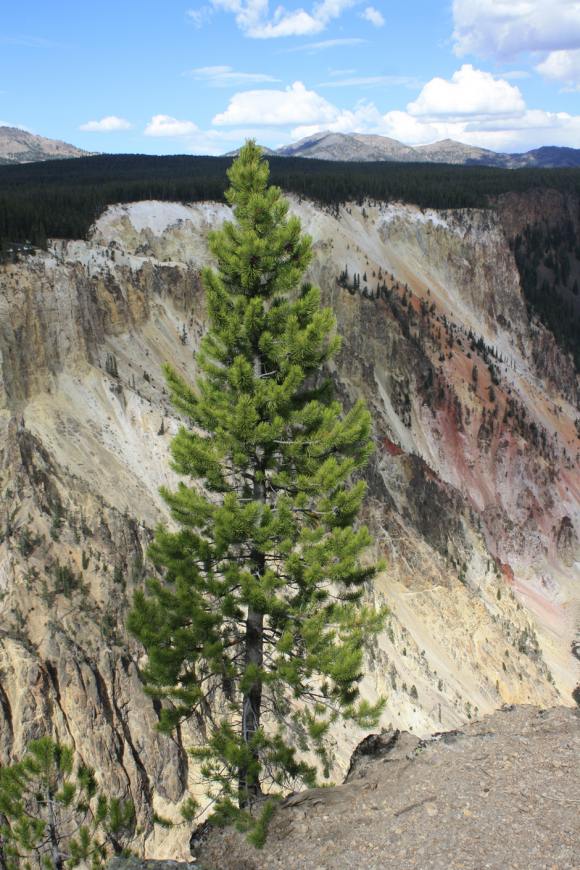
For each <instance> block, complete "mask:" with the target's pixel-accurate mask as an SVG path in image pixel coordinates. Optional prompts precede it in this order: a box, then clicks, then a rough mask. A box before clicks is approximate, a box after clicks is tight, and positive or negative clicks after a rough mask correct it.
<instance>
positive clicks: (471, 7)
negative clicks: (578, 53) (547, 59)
mask: <svg viewBox="0 0 580 870" xmlns="http://www.w3.org/2000/svg"><path fill="white" fill-rule="evenodd" d="M453 19H454V23H455V30H454V33H453V38H454V40H455V53H456V54H457V55H459V57H463V56H464V55H466V54H475V55H478V56H479V57H488V56H490V55H493V57H495V59H496V60H500V61H514V60H516V59H517V57H518V56H519V55H520V54H521V53H522V52H550V51H560V50H570V49H575V48H578V47H580V4H579V3H578V2H577V0H551V2H549V3H547V2H546V0H453Z"/></svg>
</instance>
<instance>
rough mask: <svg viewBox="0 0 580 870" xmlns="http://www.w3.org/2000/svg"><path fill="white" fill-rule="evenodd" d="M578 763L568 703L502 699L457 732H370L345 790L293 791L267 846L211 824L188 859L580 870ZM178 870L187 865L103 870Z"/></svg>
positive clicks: (264, 865) (226, 869) (578, 732)
mask: <svg viewBox="0 0 580 870" xmlns="http://www.w3.org/2000/svg"><path fill="white" fill-rule="evenodd" d="M579 762H580V710H578V709H573V708H569V707H554V708H551V709H548V710H542V709H540V708H538V707H532V706H505V707H503V708H502V709H501V710H498V711H496V712H495V713H493V714H492V715H490V716H487V717H486V718H484V719H481V720H480V721H477V722H473V723H470V724H469V725H467V726H465V727H464V728H462V729H461V730H456V731H447V732H443V733H441V734H435V735H432V736H430V737H427V738H423V739H419V738H418V737H415V736H414V735H413V734H411V733H409V732H402V733H399V732H396V731H395V732H390V733H388V734H384V735H380V736H379V735H371V736H370V737H367V738H366V739H365V740H364V741H363V742H362V743H361V744H360V745H359V747H358V748H357V750H356V752H355V753H354V755H353V760H352V763H351V768H350V770H349V772H348V775H347V777H346V780H345V782H344V784H343V785H340V786H336V787H333V788H317V789H310V790H308V791H304V792H301V793H298V794H295V795H291V796H290V797H289V798H287V799H286V800H285V801H284V802H283V803H282V804H281V805H280V806H279V807H278V809H277V811H276V814H275V816H274V819H273V821H272V824H271V826H270V830H269V835H268V840H267V842H266V845H265V847H264V849H262V850H261V851H257V850H255V849H253V848H252V847H251V846H249V845H248V844H247V843H246V842H245V839H244V836H243V835H242V834H239V833H237V832H236V831H235V830H233V829H227V830H225V831H219V830H215V829H211V830H210V831H209V832H208V833H206V835H205V836H202V837H201V838H199V836H198V838H197V839H196V838H195V837H196V835H195V834H194V836H193V837H192V843H193V844H194V845H193V854H194V856H195V858H194V860H195V865H194V866H196V867H203V868H205V870H207V868H211V870H339V868H340V870H343V868H356V870H430V868H434V870H439V868H441V870H450V868H464V870H476V868H477V870H500V868H501V870H506V868H516V870H519V868H522V870H523V868H526V870H540V868H549V870H551V868H558V870H560V868H562V870H565V868H578V867H580V826H579V824H578V810H579V805H580V782H579V779H578V769H579ZM194 841H195V842H194ZM195 843H197V845H195ZM129 865H130V866H129ZM176 866H184V865H177V863H176V862H167V861H164V862H152V861H137V862H134V861H133V862H123V861H115V862H113V863H112V864H110V865H109V867H110V870H121V868H126V870H170V868H173V867H176Z"/></svg>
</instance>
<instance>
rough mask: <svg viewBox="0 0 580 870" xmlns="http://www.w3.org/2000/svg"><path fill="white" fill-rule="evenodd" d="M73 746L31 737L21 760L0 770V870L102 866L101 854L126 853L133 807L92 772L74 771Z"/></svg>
mask: <svg viewBox="0 0 580 870" xmlns="http://www.w3.org/2000/svg"><path fill="white" fill-rule="evenodd" d="M73 761H74V749H73V747H72V746H65V745H63V744H60V743H55V742H54V741H53V740H51V738H50V737H48V736H47V737H41V738H40V740H32V741H31V742H30V744H29V746H28V750H27V752H26V754H25V756H24V757H23V758H22V759H21V761H19V762H17V763H15V764H11V765H7V766H6V767H3V768H2V769H0V821H1V822H2V824H1V825H0V850H1V852H0V859H1V861H0V865H1V866H2V870H21V868H23V870H30V868H31V866H32V865H31V862H33V863H34V865H36V866H37V867H38V868H39V870H40V868H45V870H63V868H64V864H65V861H66V864H67V867H69V868H71V870H72V868H74V867H78V866H79V864H81V862H82V863H84V865H85V866H86V867H92V868H93V870H98V868H101V867H103V862H104V860H105V859H106V858H107V855H110V854H115V855H117V856H119V857H121V856H122V857H129V856H130V855H131V854H132V853H131V851H130V849H129V848H128V843H129V842H130V841H131V840H132V839H134V837H135V834H137V835H139V834H140V833H141V830H140V829H136V828H135V810H134V807H133V804H132V803H131V801H127V802H124V803H122V802H121V801H120V800H119V799H118V798H109V797H108V796H107V795H106V794H105V793H104V792H99V791H98V787H97V782H96V780H95V774H94V771H93V770H92V769H91V768H89V767H86V766H85V765H83V764H81V765H79V766H78V768H77V770H76V773H75V771H74V764H73Z"/></svg>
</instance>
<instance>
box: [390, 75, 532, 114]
mask: <svg viewBox="0 0 580 870" xmlns="http://www.w3.org/2000/svg"><path fill="white" fill-rule="evenodd" d="M525 110H526V104H525V102H524V99H523V97H522V95H521V93H520V91H519V88H517V87H516V86H515V85H510V84H509V82H506V81H505V80H504V79H495V78H494V77H493V75H492V74H491V73H488V72H483V71H482V70H478V69H474V68H473V67H472V66H471V64H464V65H463V66H462V67H461V69H460V70H458V71H457V72H455V73H453V76H452V78H451V81H447V80H446V79H441V78H434V79H431V81H430V82H427V84H426V85H425V87H424V88H423V90H422V91H421V93H420V94H419V96H418V98H417V99H416V100H415V101H414V102H412V103H409V105H408V106H407V111H408V112H409V114H410V115H413V116H415V117H425V118H428V119H441V120H447V121H452V120H454V119H463V118H466V117H469V118H471V119H475V118H487V117H493V118H500V117H519V116H520V115H522V114H523V113H524V112H525Z"/></svg>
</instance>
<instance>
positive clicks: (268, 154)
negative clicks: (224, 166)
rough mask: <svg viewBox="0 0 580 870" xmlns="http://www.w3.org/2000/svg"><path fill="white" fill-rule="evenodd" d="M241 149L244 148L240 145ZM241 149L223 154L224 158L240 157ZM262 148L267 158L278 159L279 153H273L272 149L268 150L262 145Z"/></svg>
mask: <svg viewBox="0 0 580 870" xmlns="http://www.w3.org/2000/svg"><path fill="white" fill-rule="evenodd" d="M241 147H242V146H241V145H240V148H241ZM240 148H236V150H235V151H228V152H227V154H222V157H238V156H239V154H240ZM260 148H261V149H262V151H263V152H264V154H265V155H266V157H278V156H279V155H278V152H277V151H272V149H271V148H267V147H266V146H265V145H260Z"/></svg>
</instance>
